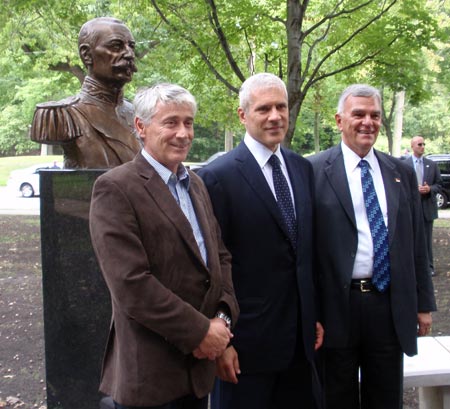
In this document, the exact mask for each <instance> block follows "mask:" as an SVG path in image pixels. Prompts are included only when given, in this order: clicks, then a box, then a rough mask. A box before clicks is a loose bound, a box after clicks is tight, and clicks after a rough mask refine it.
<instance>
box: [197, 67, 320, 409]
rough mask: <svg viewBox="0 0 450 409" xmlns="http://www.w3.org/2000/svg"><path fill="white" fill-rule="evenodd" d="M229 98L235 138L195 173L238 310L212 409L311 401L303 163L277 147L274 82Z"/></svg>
mask: <svg viewBox="0 0 450 409" xmlns="http://www.w3.org/2000/svg"><path fill="white" fill-rule="evenodd" d="M239 96H240V107H239V109H238V114H239V119H240V121H241V122H242V123H243V124H244V126H245V128H246V131H247V132H246V135H245V138H244V141H243V142H241V143H240V145H239V146H238V147H237V148H235V149H233V150H232V151H231V152H229V153H228V154H226V155H224V156H222V157H220V158H218V159H216V160H215V161H213V162H211V164H209V165H208V166H206V167H205V168H203V169H202V170H200V171H199V172H198V173H199V175H200V176H201V177H202V178H203V180H204V181H205V184H206V186H207V188H208V191H209V194H210V197H211V200H212V203H213V207H214V213H215V215H216V217H217V219H218V221H219V224H220V226H221V229H222V237H223V239H224V242H225V245H226V246H227V248H228V250H230V252H231V254H232V274H233V283H234V287H235V291H236V296H237V299H238V302H239V307H240V310H241V313H240V317H239V320H238V322H237V324H236V327H235V329H234V338H233V339H232V341H231V345H230V346H229V348H228V349H227V350H226V351H225V353H224V354H223V356H222V357H220V358H219V359H218V360H217V371H218V375H219V377H220V379H221V381H219V382H218V383H216V388H215V390H214V392H213V396H212V407H213V408H214V409H284V408H293V407H302V408H312V407H313V406H312V405H313V396H312V395H313V392H312V391H313V386H314V388H317V384H316V381H317V379H316V376H315V375H316V374H315V367H314V364H313V358H314V348H315V347H316V348H318V347H319V346H320V345H321V342H322V336H323V332H322V327H321V325H320V324H318V323H317V312H316V305H315V304H316V299H315V285H314V278H313V257H312V253H313V248H312V241H313V240H312V239H313V224H312V218H313V190H314V187H313V174H312V169H311V166H310V164H309V163H308V162H307V161H306V160H305V159H303V158H301V157H300V156H298V155H296V154H295V153H293V152H291V151H289V150H287V149H284V148H282V147H281V143H282V142H283V139H284V137H285V134H286V131H287V128H288V99H287V91H286V87H285V85H284V83H283V82H282V81H281V80H280V79H279V78H278V77H276V76H275V75H272V74H267V73H265V74H257V75H254V76H252V77H250V78H249V79H247V80H246V81H245V82H244V83H243V85H242V88H241V90H240V93H239ZM273 161H275V162H273ZM275 167H276V168H277V169H276V170H275ZM280 170H281V171H282V173H283V181H281V182H280V180H279V179H276V175H280V173H279V172H280ZM277 172H278V173H277ZM274 178H275V180H274ZM280 184H283V186H284V190H283V192H284V193H281V191H280V190H277V189H280ZM287 207H289V208H290V210H287ZM292 210H293V211H292ZM289 215H290V216H289ZM316 331H317V338H316ZM312 383H314V385H313V384H312ZM317 395H319V393H317Z"/></svg>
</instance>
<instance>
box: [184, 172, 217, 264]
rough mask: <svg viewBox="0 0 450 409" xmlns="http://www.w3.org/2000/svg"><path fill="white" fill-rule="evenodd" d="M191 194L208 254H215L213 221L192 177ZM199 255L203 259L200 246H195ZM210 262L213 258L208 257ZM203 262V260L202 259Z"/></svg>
mask: <svg viewBox="0 0 450 409" xmlns="http://www.w3.org/2000/svg"><path fill="white" fill-rule="evenodd" d="M189 194H190V196H191V200H192V205H193V206H194V210H195V215H196V216H197V221H198V224H199V225H200V229H201V232H202V235H203V239H204V241H205V247H206V254H207V255H209V254H213V248H212V244H213V243H214V240H215V239H214V237H213V236H212V234H213V230H212V229H211V221H210V220H209V218H208V215H207V214H206V211H205V203H204V201H203V200H202V194H201V191H200V184H199V182H198V180H196V179H195V177H191V186H190V191H189ZM195 248H196V251H197V253H198V255H199V256H200V258H201V255H200V250H199V249H198V246H195ZM208 260H209V261H212V258H211V257H208ZM202 261H203V259H202Z"/></svg>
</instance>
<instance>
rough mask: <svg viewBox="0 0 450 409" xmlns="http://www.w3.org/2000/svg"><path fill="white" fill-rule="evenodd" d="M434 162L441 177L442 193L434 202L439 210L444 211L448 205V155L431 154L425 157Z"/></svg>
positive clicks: (449, 176)
mask: <svg viewBox="0 0 450 409" xmlns="http://www.w3.org/2000/svg"><path fill="white" fill-rule="evenodd" d="M426 158H427V159H431V160H432V161H434V162H436V163H437V165H438V167H439V171H440V172H441V176H442V191H441V193H438V194H437V195H436V200H437V204H438V208H439V209H445V208H446V207H447V206H449V205H450V203H449V201H450V154H449V153H442V154H431V155H427V156H426Z"/></svg>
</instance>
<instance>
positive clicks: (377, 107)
mask: <svg viewBox="0 0 450 409" xmlns="http://www.w3.org/2000/svg"><path fill="white" fill-rule="evenodd" d="M335 118H336V124H337V126H338V128H339V130H340V131H341V136H342V142H341V143H340V144H339V145H337V146H335V147H333V148H331V149H329V150H327V151H325V152H322V153H319V154H318V155H315V156H313V157H311V158H310V160H311V163H312V164H313V168H314V175H315V182H316V183H315V185H316V213H315V220H316V249H317V252H318V267H319V268H318V272H319V275H320V289H321V297H320V298H321V301H322V313H323V318H324V321H323V323H324V328H325V334H326V335H325V339H324V351H323V352H324V363H325V391H326V404H327V408H329V409H335V408H342V409H356V408H363V409H365V408H371V409H394V408H395V409H398V408H400V407H401V406H402V398H403V396H402V395H403V394H402V392H403V390H402V384H403V352H405V353H406V354H408V355H414V354H416V353H417V331H418V333H419V335H425V334H427V333H429V331H430V328H431V313H430V311H434V310H435V309H436V305H435V300H434V293H433V285H432V282H431V277H430V274H429V271H428V269H427V266H426V250H425V243H424V235H423V221H422V215H421V208H420V199H419V194H418V192H417V180H416V177H415V174H414V171H413V170H412V169H411V168H410V167H409V166H405V164H404V163H403V162H402V161H400V160H399V159H396V158H393V157H391V156H388V155H386V154H384V153H381V152H379V151H376V150H375V149H373V145H374V144H375V142H376V139H377V136H378V132H379V130H380V126H381V98H380V94H379V92H378V90H376V89H375V88H373V87H370V86H368V85H361V84H357V85H352V86H350V87H349V88H347V89H346V90H345V91H344V92H343V93H342V95H341V97H340V99H339V104H338V109H337V114H336V116H335ZM362 159H364V160H362ZM367 173H369V174H370V176H371V177H370V178H369V177H368V175H367ZM369 180H370V181H371V183H369ZM363 182H364V185H363ZM369 185H371V187H370V186H369ZM363 186H364V189H363ZM363 190H364V191H363ZM367 193H370V195H367ZM366 201H367V205H370V206H371V207H370V211H369V213H366ZM375 207H376V208H377V210H375ZM367 214H369V218H368V216H367ZM375 224H376V226H374V225H375ZM386 226H387V228H386ZM374 227H376V228H374ZM372 228H374V235H373V236H372ZM417 325H418V330H417ZM359 369H360V371H361V389H359V382H358V370H359Z"/></svg>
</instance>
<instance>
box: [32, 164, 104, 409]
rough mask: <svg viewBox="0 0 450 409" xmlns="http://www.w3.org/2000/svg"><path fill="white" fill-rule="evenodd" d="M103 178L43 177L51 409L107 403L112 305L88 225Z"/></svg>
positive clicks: (89, 174)
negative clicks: (104, 378)
mask: <svg viewBox="0 0 450 409" xmlns="http://www.w3.org/2000/svg"><path fill="white" fill-rule="evenodd" d="M103 172H104V171H96V170H76V171H75V170H73V171H72V170H56V171H55V170H48V171H42V172H41V173H40V175H41V176H40V178H41V179H40V180H41V199H40V200H41V243H42V276H43V293H44V294H43V295H44V329H45V358H46V378H47V407H48V409H56V408H58V409H98V408H99V405H100V400H101V398H102V396H101V395H100V394H99V392H98V386H99V380H100V372H101V362H102V358H103V351H104V348H105V345H106V339H107V335H108V330H109V324H110V319H111V304H110V298H109V293H108V290H107V288H106V284H105V282H104V281H103V277H102V275H101V273H100V270H99V267H98V265H97V261H96V258H95V255H94V251H93V249H92V245H91V240H90V235H89V220H88V219H89V206H90V199H91V192H92V185H93V183H94V181H95V179H96V178H97V177H98V176H99V175H101V174H102V173H103Z"/></svg>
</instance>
